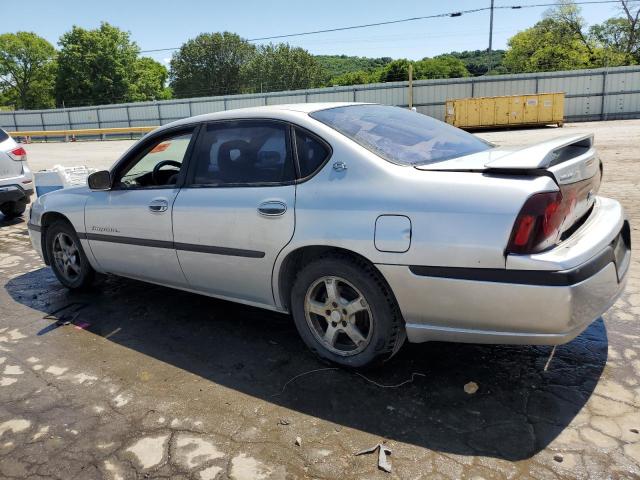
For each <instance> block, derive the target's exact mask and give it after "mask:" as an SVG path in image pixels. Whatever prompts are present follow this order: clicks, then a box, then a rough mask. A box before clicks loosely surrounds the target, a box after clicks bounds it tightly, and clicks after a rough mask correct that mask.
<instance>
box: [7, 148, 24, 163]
mask: <svg viewBox="0 0 640 480" xmlns="http://www.w3.org/2000/svg"><path fill="white" fill-rule="evenodd" d="M8 153H9V157H11V160H15V161H16V162H26V161H27V151H26V150H25V149H24V148H22V147H18V148H14V149H13V150H11V151H10V152H8Z"/></svg>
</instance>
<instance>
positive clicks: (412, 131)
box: [310, 105, 493, 165]
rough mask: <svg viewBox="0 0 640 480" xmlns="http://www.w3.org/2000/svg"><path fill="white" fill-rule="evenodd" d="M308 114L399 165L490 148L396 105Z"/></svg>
mask: <svg viewBox="0 0 640 480" xmlns="http://www.w3.org/2000/svg"><path fill="white" fill-rule="evenodd" d="M310 115H311V117H313V118H315V119H316V120H318V121H320V122H322V123H324V124H326V125H328V126H330V127H331V128H333V129H335V130H337V131H338V132H340V133H342V134H343V135H346V136H347V137H349V138H351V139H352V140H353V141H355V142H357V143H359V144H360V145H362V146H363V147H365V148H367V149H369V150H371V151H372V152H373V153H375V154H376V155H378V156H380V157H382V158H384V159H385V160H388V161H390V162H393V163H398V164H400V165H427V164H429V163H435V162H441V161H443V160H449V159H451V158H456V157H462V156H463V155H470V154H472V153H477V152H481V151H483V150H488V149H490V148H493V146H492V145H491V144H490V143H487V142H485V141H484V140H480V139H479V138H477V137H475V136H473V135H471V134H470V133H467V132H465V131H463V130H460V129H458V128H456V127H452V126H451V125H448V124H446V123H444V122H441V121H439V120H436V119H435V118H431V117H428V116H426V115H422V114H421V113H417V112H412V111H411V110H407V109H404V108H400V107H389V106H385V105H350V106H345V107H336V108H329V109H326V110H319V111H317V112H313V113H311V114H310Z"/></svg>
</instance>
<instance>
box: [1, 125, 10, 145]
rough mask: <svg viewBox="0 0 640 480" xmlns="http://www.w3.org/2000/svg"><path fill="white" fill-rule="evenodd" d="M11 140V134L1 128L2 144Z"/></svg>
mask: <svg viewBox="0 0 640 480" xmlns="http://www.w3.org/2000/svg"><path fill="white" fill-rule="evenodd" d="M7 138H9V134H8V133H7V132H5V131H4V130H2V129H1V128H0V142H4V141H5V140H6V139H7Z"/></svg>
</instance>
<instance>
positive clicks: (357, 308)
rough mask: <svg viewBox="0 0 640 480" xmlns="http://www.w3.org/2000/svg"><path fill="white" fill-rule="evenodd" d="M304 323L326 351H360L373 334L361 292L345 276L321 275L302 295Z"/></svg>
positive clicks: (345, 353) (340, 353)
mask: <svg viewBox="0 0 640 480" xmlns="http://www.w3.org/2000/svg"><path fill="white" fill-rule="evenodd" d="M304 312H305V318H306V320H307V324H308V325H309V327H310V329H311V332H312V333H313V335H314V336H315V337H316V339H317V340H318V341H319V342H320V343H321V344H322V345H323V346H324V347H325V348H326V349H327V350H329V351H331V352H333V353H335V354H337V355H341V356H351V355H356V354H358V353H360V352H361V351H363V350H364V349H365V348H366V347H367V345H369V342H370V341H371V337H372V336H373V316H372V314H371V309H370V307H369V303H368V302H367V301H366V299H365V297H364V295H363V294H362V293H361V292H360V291H359V290H358V289H357V288H356V287H355V286H353V285H352V284H351V283H349V282H348V281H347V280H345V279H343V278H340V277H335V276H325V277H321V278H319V279H318V280H316V281H315V282H314V283H313V284H312V285H311V286H310V287H309V288H308V289H307V293H306V295H305V299H304Z"/></svg>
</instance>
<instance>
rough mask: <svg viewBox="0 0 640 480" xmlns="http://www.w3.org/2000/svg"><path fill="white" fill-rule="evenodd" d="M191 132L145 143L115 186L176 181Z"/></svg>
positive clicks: (143, 185) (146, 184) (172, 183)
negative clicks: (141, 150) (145, 145)
mask: <svg viewBox="0 0 640 480" xmlns="http://www.w3.org/2000/svg"><path fill="white" fill-rule="evenodd" d="M192 135H193V134H192V132H188V133H178V134H175V135H170V136H167V137H163V138H162V139H160V140H157V141H155V142H153V143H152V144H151V145H149V146H148V147H147V148H146V149H145V150H144V151H143V153H142V154H140V155H139V156H138V157H137V159H136V160H134V161H133V162H132V163H131V164H129V165H127V166H126V167H125V168H124V170H123V171H122V173H121V174H120V175H119V177H118V178H117V179H116V185H118V186H119V187H120V188H154V187H155V188H158V187H170V186H173V185H175V184H176V182H177V181H178V174H179V173H180V169H181V168H182V162H183V161H184V159H185V155H186V153H187V149H188V148H189V143H190V142H191V137H192Z"/></svg>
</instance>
